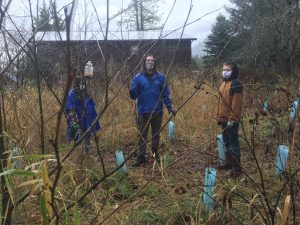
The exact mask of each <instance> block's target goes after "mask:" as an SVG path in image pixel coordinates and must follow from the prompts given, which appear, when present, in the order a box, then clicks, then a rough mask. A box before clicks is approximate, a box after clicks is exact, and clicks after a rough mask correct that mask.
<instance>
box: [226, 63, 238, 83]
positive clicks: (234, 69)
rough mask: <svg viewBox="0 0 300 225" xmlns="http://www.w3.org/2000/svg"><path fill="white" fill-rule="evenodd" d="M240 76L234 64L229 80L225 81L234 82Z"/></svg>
mask: <svg viewBox="0 0 300 225" xmlns="http://www.w3.org/2000/svg"><path fill="white" fill-rule="evenodd" d="M238 76H239V69H238V67H237V65H236V64H233V66H232V73H231V76H230V77H229V78H228V79H224V80H225V81H230V80H234V79H237V78H238Z"/></svg>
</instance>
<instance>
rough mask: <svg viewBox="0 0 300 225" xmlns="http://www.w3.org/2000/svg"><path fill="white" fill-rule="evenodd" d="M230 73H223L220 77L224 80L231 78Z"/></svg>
mask: <svg viewBox="0 0 300 225" xmlns="http://www.w3.org/2000/svg"><path fill="white" fill-rule="evenodd" d="M231 74H232V71H223V73H222V76H223V77H224V78H225V79H228V78H229V77H231Z"/></svg>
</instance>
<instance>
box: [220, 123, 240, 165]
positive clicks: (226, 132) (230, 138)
mask: <svg viewBox="0 0 300 225" xmlns="http://www.w3.org/2000/svg"><path fill="white" fill-rule="evenodd" d="M239 126H240V124H239V123H234V124H233V126H232V127H227V122H223V123H222V130H223V131H222V136H223V142H224V144H225V147H226V151H228V152H229V153H230V154H231V156H232V157H233V159H235V160H239V159H240V157H241V152H240V142H239V137H238V132H239Z"/></svg>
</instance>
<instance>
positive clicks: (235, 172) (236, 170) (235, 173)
mask: <svg viewBox="0 0 300 225" xmlns="http://www.w3.org/2000/svg"><path fill="white" fill-rule="evenodd" d="M232 164H233V168H232V169H231V171H230V174H229V175H230V176H231V177H232V178H236V177H239V176H241V175H242V174H243V171H242V168H241V159H240V158H236V159H234V158H232Z"/></svg>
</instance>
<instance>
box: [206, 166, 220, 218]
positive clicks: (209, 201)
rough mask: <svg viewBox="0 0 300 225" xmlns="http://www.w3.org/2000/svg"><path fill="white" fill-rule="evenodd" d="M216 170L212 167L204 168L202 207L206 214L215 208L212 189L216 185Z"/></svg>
mask: <svg viewBox="0 0 300 225" xmlns="http://www.w3.org/2000/svg"><path fill="white" fill-rule="evenodd" d="M216 177H217V170H216V169H215V168H212V167H206V168H205V176H204V193H203V207H204V210H205V211H206V212H209V211H210V210H211V209H213V208H214V206H215V201H214V197H213V195H214V188H215V184H216Z"/></svg>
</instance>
